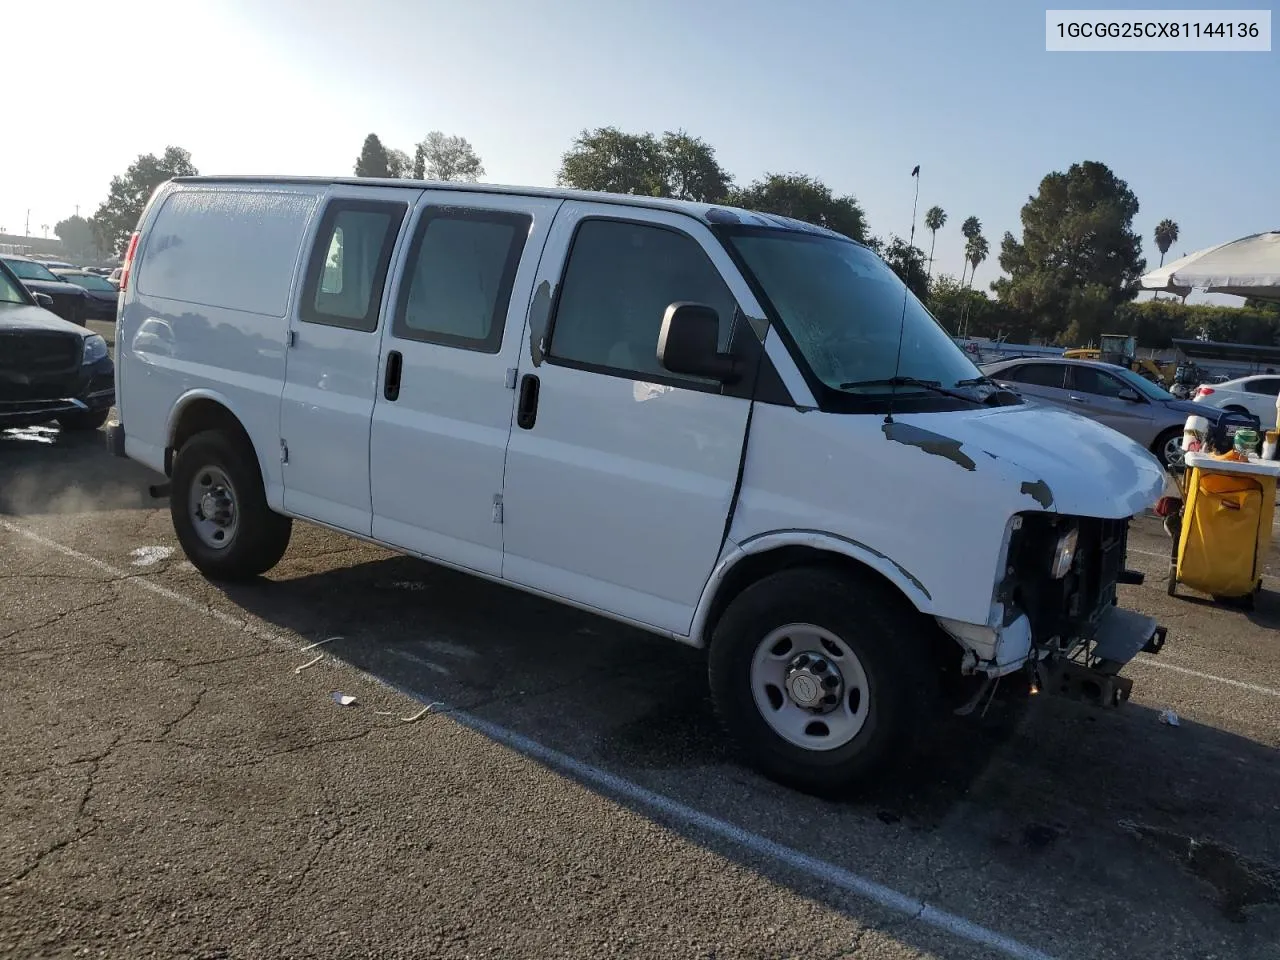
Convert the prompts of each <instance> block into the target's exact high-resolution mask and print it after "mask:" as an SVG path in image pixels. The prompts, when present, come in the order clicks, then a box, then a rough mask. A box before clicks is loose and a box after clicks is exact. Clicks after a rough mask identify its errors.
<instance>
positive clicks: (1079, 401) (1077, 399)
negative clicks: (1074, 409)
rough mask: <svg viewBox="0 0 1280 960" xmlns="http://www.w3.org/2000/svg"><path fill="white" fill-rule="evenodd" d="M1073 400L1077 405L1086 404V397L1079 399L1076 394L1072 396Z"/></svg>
mask: <svg viewBox="0 0 1280 960" xmlns="http://www.w3.org/2000/svg"><path fill="white" fill-rule="evenodd" d="M1071 399H1072V400H1074V401H1075V402H1076V403H1084V397H1077V396H1076V395H1075V394H1072V395H1071Z"/></svg>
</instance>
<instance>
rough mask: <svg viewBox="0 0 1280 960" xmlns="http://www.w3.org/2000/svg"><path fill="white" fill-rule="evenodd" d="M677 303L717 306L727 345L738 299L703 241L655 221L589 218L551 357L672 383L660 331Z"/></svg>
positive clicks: (576, 248) (578, 241) (576, 245)
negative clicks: (660, 355)
mask: <svg viewBox="0 0 1280 960" xmlns="http://www.w3.org/2000/svg"><path fill="white" fill-rule="evenodd" d="M677 300H688V301H693V302H696V303H705V304H707V305H709V306H711V307H714V308H715V309H716V311H717V312H718V313H719V314H720V349H721V350H724V349H726V348H727V345H728V342H729V335H730V333H731V330H732V324H733V319H734V310H735V302H734V299H733V294H732V293H730V292H729V288H728V287H727V286H726V285H725V282H724V280H723V278H721V276H720V274H719V272H718V271H717V270H716V268H715V266H714V265H713V264H712V263H711V261H710V259H708V257H707V255H706V253H705V252H704V251H703V250H702V248H701V247H700V246H699V245H698V243H697V241H695V240H694V239H693V238H692V237H689V236H687V235H686V234H683V233H679V232H677V231H675V230H669V229H666V228H663V227H656V226H649V225H647V224H640V223H625V222H619V221H614V220H587V221H584V222H583V224H582V225H581V226H580V227H579V228H578V233H577V236H576V237H575V238H574V241H573V249H572V252H571V254H570V256H569V264H568V267H567V268H566V270H565V275H564V282H563V285H562V289H561V291H560V302H559V306H558V308H557V310H556V315H555V317H554V319H553V320H552V326H551V343H550V345H549V350H548V355H549V357H550V358H551V359H553V360H559V361H561V362H565V363H567V364H568V365H582V366H586V367H593V368H605V369H608V370H617V371H624V372H626V373H629V374H632V375H638V376H640V377H650V376H657V377H667V378H669V377H671V376H672V374H671V373H670V372H669V371H667V370H665V369H663V367H662V365H661V364H660V363H658V334H659V332H660V330H661V328H662V318H663V316H664V314H665V313H666V311H667V307H668V306H669V305H670V304H672V303H674V302H675V301H677ZM682 379H688V378H682Z"/></svg>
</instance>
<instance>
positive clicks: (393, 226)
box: [299, 200, 407, 333]
mask: <svg viewBox="0 0 1280 960" xmlns="http://www.w3.org/2000/svg"><path fill="white" fill-rule="evenodd" d="M406 210H407V205H406V204H403V203H394V202H390V201H384V200H334V201H332V202H331V203H330V204H329V206H328V207H327V208H326V209H325V212H324V217H323V219H321V221H320V229H319V230H318V231H316V241H315V246H314V247H313V248H312V251H311V261H310V263H309V264H308V266H307V279H306V283H305V285H304V286H303V289H302V305H301V307H300V309H299V314H300V316H301V317H302V319H303V320H305V321H307V322H308V323H322V324H325V325H327V326H331V327H346V328H347V329H349V330H360V331H363V332H366V333H372V332H373V331H374V330H376V329H378V310H379V309H380V308H381V306H382V290H383V288H384V287H385V286H386V282H387V265H388V264H389V263H390V262H391V251H392V249H393V248H394V247H395V242H396V236H397V235H398V234H399V233H400V224H401V222H402V221H403V220H404V215H405V211H406Z"/></svg>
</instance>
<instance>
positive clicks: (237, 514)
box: [169, 430, 293, 580]
mask: <svg viewBox="0 0 1280 960" xmlns="http://www.w3.org/2000/svg"><path fill="white" fill-rule="evenodd" d="M169 510H170V514H171V515H172V517H173V529H174V532H175V533H176V534H177V535H178V542H179V543H181V544H182V549H183V551H184V552H185V553H186V555H187V559H189V560H190V561H191V563H192V564H193V565H194V566H195V567H196V569H197V570H199V571H200V572H201V573H203V574H204V575H205V576H207V577H209V578H210V579H213V580H248V579H252V578H253V577H256V576H259V575H260V574H263V573H266V572H267V571H268V570H270V569H271V568H272V567H274V566H275V565H276V564H277V563H278V562H279V561H280V558H281V557H283V556H284V552H285V550H286V549H287V548H288V546H289V537H290V535H291V533H292V530H293V524H292V522H291V521H290V520H289V518H288V517H284V516H281V515H280V514H278V513H276V512H275V511H273V510H272V509H271V508H270V507H269V506H267V497H266V492H265V490H264V489H263V485H262V472H261V471H260V470H259V468H258V460H257V458H256V457H255V456H254V453H253V449H252V447H250V446H249V444H248V443H246V442H245V441H244V440H242V439H240V438H238V437H232V436H229V435H228V434H227V433H225V432H223V431H221V430H206V431H204V432H202V433H197V434H196V435H195V436H193V437H192V438H191V439H190V440H188V441H187V442H186V443H184V444H183V445H182V449H180V450H179V451H178V453H177V455H176V456H175V457H174V461H173V478H172V482H171V485H170V496H169Z"/></svg>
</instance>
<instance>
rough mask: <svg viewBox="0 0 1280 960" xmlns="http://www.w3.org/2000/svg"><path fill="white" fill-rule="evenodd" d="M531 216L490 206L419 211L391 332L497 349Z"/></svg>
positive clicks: (489, 350) (408, 337)
mask: <svg viewBox="0 0 1280 960" xmlns="http://www.w3.org/2000/svg"><path fill="white" fill-rule="evenodd" d="M532 222H533V221H532V218H531V217H529V216H528V215H526V214H519V213H507V212H504V211H497V210H459V209H457V208H449V209H448V210H438V211H437V210H432V211H429V212H427V213H425V214H424V215H423V217H422V219H421V221H420V222H419V224H418V229H417V232H416V234H415V235H414V238H413V245H412V246H411V247H410V248H409V257H408V259H407V261H406V267H405V279H404V281H403V282H402V283H401V285H400V296H399V303H397V304H396V316H395V323H394V325H393V327H392V332H393V333H394V334H395V335H396V336H397V337H401V338H403V339H406V340H421V341H423V342H425V343H440V344H444V345H446V346H451V347H462V348H464V349H467V350H478V351H480V352H482V353H497V352H498V350H499V349H500V348H501V346H502V331H503V328H504V327H505V326H506V319H507V306H508V303H509V302H510V300H511V286H512V284H513V283H514V281H515V276H516V268H517V267H519V266H520V255H521V254H522V253H523V252H524V242H525V239H526V238H527V237H528V236H529V227H530V225H531V224H532Z"/></svg>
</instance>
